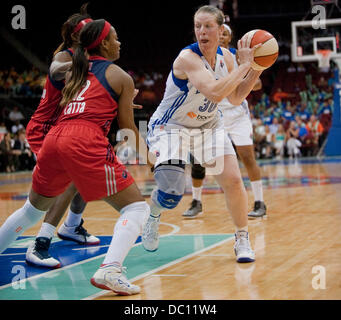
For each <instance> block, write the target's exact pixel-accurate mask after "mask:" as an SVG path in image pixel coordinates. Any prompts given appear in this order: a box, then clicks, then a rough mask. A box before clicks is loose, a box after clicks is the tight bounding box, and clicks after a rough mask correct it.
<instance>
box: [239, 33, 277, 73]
mask: <svg viewBox="0 0 341 320" xmlns="http://www.w3.org/2000/svg"><path fill="white" fill-rule="evenodd" d="M244 37H246V38H247V44H248V46H249V47H250V48H252V47H254V46H255V45H257V44H259V43H261V44H262V45H261V46H260V47H259V48H257V49H256V50H255V52H254V62H253V63H252V66H251V67H252V69H254V70H264V69H267V68H269V67H271V66H272V65H273V64H274V63H275V61H276V59H277V57H278V43H277V40H276V39H275V38H274V36H273V35H272V34H271V33H269V32H267V31H265V30H259V29H256V30H251V31H249V32H248V33H246V34H245V35H244ZM244 37H243V38H244Z"/></svg>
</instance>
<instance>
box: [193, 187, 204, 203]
mask: <svg viewBox="0 0 341 320" xmlns="http://www.w3.org/2000/svg"><path fill="white" fill-rule="evenodd" d="M201 194H202V186H201V187H199V188H196V187H193V186H192V196H193V199H194V200H198V201H201Z"/></svg>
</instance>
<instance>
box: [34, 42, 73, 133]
mask: <svg viewBox="0 0 341 320" xmlns="http://www.w3.org/2000/svg"><path fill="white" fill-rule="evenodd" d="M65 51H67V52H68V53H69V54H70V56H72V55H73V50H72V49H67V50H65ZM64 85H65V81H64V80H60V81H57V80H53V79H52V78H51V76H50V73H48V75H47V76H46V82H45V86H44V89H43V93H42V96H41V99H40V103H39V105H38V107H37V109H36V111H35V112H34V114H33V116H32V117H31V119H32V120H34V121H35V122H38V123H40V124H42V125H43V132H44V136H45V135H46V134H47V133H48V131H49V130H50V128H51V126H52V125H54V124H55V123H56V121H57V119H58V117H59V114H60V112H61V110H62V108H60V106H59V103H60V101H61V99H62V90H63V88H64Z"/></svg>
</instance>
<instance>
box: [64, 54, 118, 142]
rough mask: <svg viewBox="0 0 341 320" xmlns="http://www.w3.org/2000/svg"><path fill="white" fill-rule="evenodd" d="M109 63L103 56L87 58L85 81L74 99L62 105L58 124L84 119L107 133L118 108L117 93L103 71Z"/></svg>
mask: <svg viewBox="0 0 341 320" xmlns="http://www.w3.org/2000/svg"><path fill="white" fill-rule="evenodd" d="M111 64H112V62H111V61H109V60H107V59H105V58H103V57H99V56H92V57H90V58H89V73H88V76H87V78H86V83H85V85H84V86H83V87H82V89H81V90H80V91H79V92H78V94H77V96H76V97H75V99H73V100H72V101H69V102H68V103H67V104H66V105H65V106H64V108H63V110H62V112H61V114H60V117H59V119H58V124H59V123H60V124H62V123H65V122H66V121H69V120H86V121H89V122H92V123H94V124H96V125H97V126H98V127H100V128H101V129H102V131H103V134H104V135H105V136H106V135H107V134H108V133H109V130H110V125H111V122H112V120H113V119H114V118H115V117H116V116H117V108H118V104H117V102H118V95H117V94H116V93H115V92H114V90H113V89H112V88H111V86H110V85H109V83H108V81H107V80H106V78H105V71H106V69H107V68H108V67H109V66H110V65H111Z"/></svg>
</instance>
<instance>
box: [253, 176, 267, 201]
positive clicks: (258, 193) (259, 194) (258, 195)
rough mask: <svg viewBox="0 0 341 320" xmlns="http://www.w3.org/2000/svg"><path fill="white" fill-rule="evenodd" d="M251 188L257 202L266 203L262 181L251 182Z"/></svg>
mask: <svg viewBox="0 0 341 320" xmlns="http://www.w3.org/2000/svg"><path fill="white" fill-rule="evenodd" d="M251 188H252V192H253V196H254V199H255V202H256V201H262V202H264V200H263V184H262V180H257V181H251Z"/></svg>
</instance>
